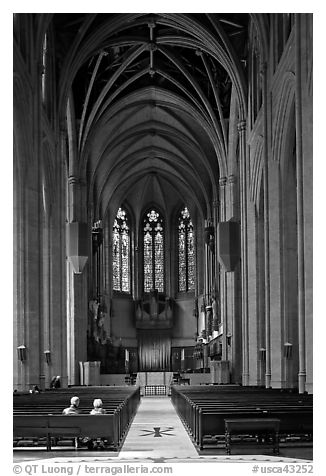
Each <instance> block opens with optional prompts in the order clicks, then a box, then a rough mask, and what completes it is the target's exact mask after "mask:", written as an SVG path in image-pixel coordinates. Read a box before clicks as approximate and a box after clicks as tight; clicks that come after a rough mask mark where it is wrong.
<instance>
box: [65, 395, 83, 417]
mask: <svg viewBox="0 0 326 476" xmlns="http://www.w3.org/2000/svg"><path fill="white" fill-rule="evenodd" d="M79 402H80V400H79V397H71V399H70V407H68V408H65V409H64V410H63V411H62V414H63V415H78V414H79V410H78V407H79Z"/></svg>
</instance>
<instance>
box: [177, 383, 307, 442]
mask: <svg viewBox="0 0 326 476" xmlns="http://www.w3.org/2000/svg"><path fill="white" fill-rule="evenodd" d="M206 388H207V387H205V389H201V391H199V389H198V387H197V388H192V387H190V388H189V387H188V388H185V387H183V388H181V387H179V388H178V387H173V388H172V389H171V390H172V392H171V397H172V402H173V404H174V406H175V408H176V411H177V413H178V414H179V416H180V418H181V419H182V420H183V422H184V424H185V425H186V427H187V429H188V431H189V433H190V435H191V436H192V438H193V440H194V441H195V443H196V444H198V445H199V446H200V448H201V449H202V448H203V447H204V438H205V436H206V435H214V436H220V435H223V434H224V432H225V424H224V420H225V419H230V418H243V417H245V418H251V419H254V418H260V419H262V418H266V417H268V418H278V419H280V421H281V423H280V431H281V433H283V434H299V433H308V434H312V426H313V418H312V396H311V395H310V396H307V395H305V396H302V395H299V394H296V393H292V392H281V391H280V390H279V389H272V390H273V391H270V390H269V389H268V390H266V391H264V390H262V389H259V390H257V389H256V390H254V389H251V390H250V391H249V392H248V393H247V392H246V390H245V389H243V390H242V392H239V390H238V389H236V390H235V391H234V389H232V390H230V392H227V391H226V390H225V387H224V388H223V390H222V391H220V389H219V388H216V387H215V390H214V389H212V387H211V388H210V389H209V390H208V391H207V393H206Z"/></svg>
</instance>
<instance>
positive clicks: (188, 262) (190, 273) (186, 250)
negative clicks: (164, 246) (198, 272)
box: [178, 207, 195, 291]
mask: <svg viewBox="0 0 326 476" xmlns="http://www.w3.org/2000/svg"><path fill="white" fill-rule="evenodd" d="M178 268H179V269H178V272H179V291H194V289H195V246H194V226H193V223H192V221H191V218H190V213H189V210H188V208H187V207H184V208H183V209H182V210H181V212H180V215H179V220H178Z"/></svg>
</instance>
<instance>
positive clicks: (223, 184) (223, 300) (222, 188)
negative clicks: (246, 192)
mask: <svg viewBox="0 0 326 476" xmlns="http://www.w3.org/2000/svg"><path fill="white" fill-rule="evenodd" d="M226 184H227V178H226V177H221V178H220V181H219V185H220V194H219V195H220V219H221V221H225V220H226ZM220 270H221V272H220V279H221V285H220V290H221V294H220V296H221V297H220V299H221V323H222V325H223V335H222V359H223V360H226V359H227V339H226V333H227V327H228V325H227V282H226V281H227V273H226V271H225V269H224V267H223V266H221V267H220Z"/></svg>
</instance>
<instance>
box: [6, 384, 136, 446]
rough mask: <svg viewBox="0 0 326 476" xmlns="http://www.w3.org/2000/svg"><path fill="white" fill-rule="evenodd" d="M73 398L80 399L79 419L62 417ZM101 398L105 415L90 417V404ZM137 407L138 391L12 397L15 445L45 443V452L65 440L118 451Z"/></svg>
mask: <svg viewBox="0 0 326 476" xmlns="http://www.w3.org/2000/svg"><path fill="white" fill-rule="evenodd" d="M72 396H78V397H79V398H80V405H79V414H78V415H70V416H67V415H62V410H63V409H64V408H66V407H68V406H69V405H70V399H71V397H72ZM95 398H100V399H101V400H102V402H103V408H104V409H105V410H106V414H104V415H90V414H89V413H90V411H91V409H92V408H93V400H94V399H95ZM139 403H140V389H139V387H130V386H123V387H72V388H68V389H57V390H48V391H45V392H42V393H39V394H28V395H26V394H18V395H14V397H13V435H14V445H19V442H20V441H21V440H22V439H24V440H26V439H27V441H33V444H35V440H36V442H38V443H40V442H41V443H42V441H44V442H45V444H46V447H47V450H50V449H51V447H52V446H53V444H56V443H57V442H58V440H60V439H64V438H71V439H73V440H74V441H75V442H77V439H78V441H81V440H82V439H83V438H86V439H87V438H90V439H97V438H101V439H103V440H105V441H106V442H107V444H108V446H109V447H110V448H112V449H114V450H117V449H118V448H119V447H120V446H121V444H122V441H123V439H124V437H125V435H126V433H127V430H128V428H129V426H130V424H131V421H132V419H133V417H134V415H135V413H136V411H137V408H138V405H139Z"/></svg>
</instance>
